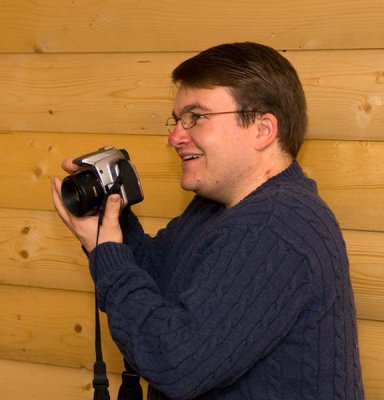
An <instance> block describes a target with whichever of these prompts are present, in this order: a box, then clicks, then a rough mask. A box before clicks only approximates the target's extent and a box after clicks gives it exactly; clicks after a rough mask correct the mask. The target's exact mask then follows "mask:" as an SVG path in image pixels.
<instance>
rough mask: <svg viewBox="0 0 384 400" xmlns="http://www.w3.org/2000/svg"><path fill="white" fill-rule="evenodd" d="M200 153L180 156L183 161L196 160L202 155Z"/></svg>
mask: <svg viewBox="0 0 384 400" xmlns="http://www.w3.org/2000/svg"><path fill="white" fill-rule="evenodd" d="M202 156H203V155H202V154H190V155H187V156H184V157H181V159H182V160H183V161H191V160H197V159H198V158H200V157H202Z"/></svg>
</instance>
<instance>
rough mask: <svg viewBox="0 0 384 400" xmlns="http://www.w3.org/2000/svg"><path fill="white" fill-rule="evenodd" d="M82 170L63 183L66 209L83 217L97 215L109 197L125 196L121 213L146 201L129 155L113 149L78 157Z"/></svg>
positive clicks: (76, 162)
mask: <svg viewBox="0 0 384 400" xmlns="http://www.w3.org/2000/svg"><path fill="white" fill-rule="evenodd" d="M73 163H74V164H76V165H78V166H79V167H80V168H79V170H78V171H76V172H75V173H74V174H71V175H68V176H67V177H65V178H64V179H63V184H62V187H61V196H62V199H63V203H64V205H65V207H66V208H67V209H68V210H69V211H70V212H71V213H72V214H74V215H76V216H78V217H82V216H85V215H94V214H97V213H98V212H99V210H100V207H101V206H102V205H103V203H104V201H105V200H106V198H107V197H108V195H109V194H112V193H118V194H120V196H121V199H122V204H121V209H123V208H124V207H126V206H128V205H129V206H130V205H133V204H136V203H139V202H141V201H142V200H143V199H144V195H143V191H142V189H141V183H140V179H139V176H138V174H137V172H136V169H135V167H134V165H133V164H132V163H131V161H130V159H129V155H128V152H127V151H126V150H123V149H120V150H118V149H116V148H115V147H113V146H107V147H102V148H100V149H99V150H97V151H95V152H93V153H89V154H85V155H83V156H80V157H77V158H76V159H74V160H73Z"/></svg>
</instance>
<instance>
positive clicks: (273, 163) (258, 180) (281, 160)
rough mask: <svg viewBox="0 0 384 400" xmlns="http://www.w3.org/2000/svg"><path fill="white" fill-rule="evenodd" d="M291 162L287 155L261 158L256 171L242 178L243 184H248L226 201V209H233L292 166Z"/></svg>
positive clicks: (291, 159)
mask: <svg viewBox="0 0 384 400" xmlns="http://www.w3.org/2000/svg"><path fill="white" fill-rule="evenodd" d="M292 161H293V158H292V157H291V156H290V155H289V154H287V153H280V154H279V155H278V156H274V155H273V154H270V155H268V156H267V157H264V158H262V160H261V162H260V164H259V165H258V167H257V169H255V170H254V171H252V173H251V174H249V176H248V177H246V178H244V182H249V184H248V185H246V186H245V187H244V188H242V190H241V191H239V192H238V193H237V194H236V196H233V198H231V199H228V202H226V203H225V206H226V208H231V207H234V206H235V205H236V204H238V203H239V202H240V201H241V200H243V199H244V198H245V197H246V196H248V195H249V194H250V193H252V192H253V191H254V190H256V189H257V188H258V187H260V186H261V185H263V184H264V183H265V182H267V181H268V180H269V179H271V178H272V177H274V176H276V175H278V174H280V173H281V172H283V171H284V170H286V169H287V168H288V167H289V166H290V165H291V164H292Z"/></svg>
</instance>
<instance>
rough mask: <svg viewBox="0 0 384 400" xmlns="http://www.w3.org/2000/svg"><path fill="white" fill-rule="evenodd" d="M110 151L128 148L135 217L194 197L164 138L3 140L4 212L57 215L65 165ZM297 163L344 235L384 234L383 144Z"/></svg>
mask: <svg viewBox="0 0 384 400" xmlns="http://www.w3.org/2000/svg"><path fill="white" fill-rule="evenodd" d="M106 140H108V142H109V143H105V141H106ZM74 143H75V144H76V145H75V146H74ZM105 144H113V145H115V146H116V147H123V148H126V149H127V150H128V151H129V153H130V154H131V159H132V160H133V162H134V163H135V165H136V167H137V169H138V172H139V174H140V177H141V180H142V184H143V190H144V196H145V200H144V202H143V203H140V204H138V205H137V206H135V210H136V211H137V213H138V215H140V216H146V217H161V218H170V217H173V216H175V215H178V214H179V213H180V212H182V210H183V209H184V208H185V206H186V205H187V203H188V202H189V201H190V199H191V198H192V194H191V193H187V192H184V191H182V190H181V189H180V188H179V174H180V161H179V159H178V157H177V156H176V155H175V153H174V151H173V150H172V149H171V148H169V147H168V146H167V144H166V138H165V137H163V136H146V135H144V136H140V135H109V136H108V137H106V136H103V135H84V136H79V135H76V134H66V135H59V134H38V133H19V134H3V135H1V134H0V155H1V158H3V159H4V161H5V163H4V167H3V168H2V169H1V170H0V185H1V187H5V188H7V191H6V192H5V193H3V194H2V196H1V198H0V207H3V208H30V209H40V210H49V209H52V208H53V207H52V201H51V195H50V186H49V182H48V178H49V176H52V175H59V176H65V174H64V173H63V172H62V171H61V169H60V164H61V161H62V159H64V158H65V157H66V156H70V157H75V156H78V155H80V154H84V153H87V152H89V151H92V150H94V149H96V148H97V147H99V146H101V145H105ZM10 147H12V149H13V152H12V153H11V152H10V151H9V148H10ZM313 154H316V157H313ZM299 160H300V161H301V163H302V165H303V167H304V169H305V172H306V173H307V174H308V175H309V176H310V177H313V178H314V179H316V181H317V182H318V185H319V190H320V193H321V194H322V195H323V197H324V198H325V200H326V201H327V202H328V203H329V205H330V206H331V208H332V209H333V210H334V212H335V214H336V216H337V217H338V219H339V221H340V224H341V226H342V227H343V228H344V229H360V230H375V231H384V208H383V207H382V204H384V169H383V168H378V167H377V165H384V142H359V141H331V140H307V141H306V142H305V144H304V146H303V149H302V151H301V152H300V155H299ZM372 160H375V163H373V162H372ZM376 163H377V164H376ZM22 194H27V195H26V196H24V195H22ZM362 203H363V204H364V207H361V204H362Z"/></svg>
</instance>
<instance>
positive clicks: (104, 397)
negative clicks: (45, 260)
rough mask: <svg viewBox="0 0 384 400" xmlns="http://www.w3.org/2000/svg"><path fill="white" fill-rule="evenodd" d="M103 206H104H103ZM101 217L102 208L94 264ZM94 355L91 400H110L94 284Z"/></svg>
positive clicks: (97, 237)
mask: <svg viewBox="0 0 384 400" xmlns="http://www.w3.org/2000/svg"><path fill="white" fill-rule="evenodd" d="M105 201H106V199H105ZM105 201H104V203H105ZM103 206H105V204H103ZM103 216H104V207H102V208H101V210H100V214H99V223H98V226H97V235H96V254H95V259H96V262H97V244H98V242H99V233H100V226H101V225H102V221H103ZM95 353H96V361H95V363H94V364H93V389H94V393H93V400H110V396H109V391H108V386H109V381H108V378H107V367H106V365H105V362H104V360H103V351H102V347H101V329H100V315H99V305H98V302H97V291H96V284H95Z"/></svg>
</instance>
